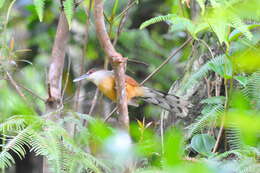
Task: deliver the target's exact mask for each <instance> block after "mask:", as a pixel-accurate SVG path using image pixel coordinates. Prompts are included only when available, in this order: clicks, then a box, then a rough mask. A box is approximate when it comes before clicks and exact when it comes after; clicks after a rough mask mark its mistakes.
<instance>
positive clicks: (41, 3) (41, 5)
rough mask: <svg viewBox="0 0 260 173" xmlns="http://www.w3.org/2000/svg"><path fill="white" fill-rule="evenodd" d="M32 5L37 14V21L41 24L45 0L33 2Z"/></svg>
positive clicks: (34, 0)
mask: <svg viewBox="0 0 260 173" xmlns="http://www.w3.org/2000/svg"><path fill="white" fill-rule="evenodd" d="M33 3H34V6H35V9H36V12H37V14H38V17H39V20H40V22H42V19H43V11H44V4H45V0H33Z"/></svg>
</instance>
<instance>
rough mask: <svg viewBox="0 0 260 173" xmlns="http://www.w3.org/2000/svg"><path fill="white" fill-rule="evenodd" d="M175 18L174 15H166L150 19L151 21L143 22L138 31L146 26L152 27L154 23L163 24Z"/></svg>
mask: <svg viewBox="0 0 260 173" xmlns="http://www.w3.org/2000/svg"><path fill="white" fill-rule="evenodd" d="M175 17H177V15H176V14H168V15H165V16H157V17H154V18H151V19H149V20H147V21H145V22H143V23H142V24H141V26H140V28H139V29H144V28H146V27H147V26H149V25H152V24H154V23H158V22H163V21H166V20H171V19H172V18H175Z"/></svg>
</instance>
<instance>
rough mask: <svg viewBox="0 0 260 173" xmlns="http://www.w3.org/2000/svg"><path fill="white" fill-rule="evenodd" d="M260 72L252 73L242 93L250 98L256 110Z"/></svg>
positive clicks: (258, 106) (259, 100)
mask: <svg viewBox="0 0 260 173" xmlns="http://www.w3.org/2000/svg"><path fill="white" fill-rule="evenodd" d="M259 91H260V71H257V72H255V73H253V74H252V75H251V76H250V77H249V78H248V82H247V85H246V86H245V88H244V89H243V90H242V92H243V93H244V94H245V95H246V96H247V97H251V98H252V99H253V101H254V102H255V103H256V104H255V105H256V108H257V109H260V92H259Z"/></svg>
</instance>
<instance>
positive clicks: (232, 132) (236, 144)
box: [225, 123, 242, 150]
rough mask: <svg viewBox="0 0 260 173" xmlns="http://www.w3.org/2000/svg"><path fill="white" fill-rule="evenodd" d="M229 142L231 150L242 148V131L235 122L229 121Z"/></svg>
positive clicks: (227, 134) (227, 136) (227, 131)
mask: <svg viewBox="0 0 260 173" xmlns="http://www.w3.org/2000/svg"><path fill="white" fill-rule="evenodd" d="M225 133H226V138H227V143H228V145H229V147H230V149H231V150H237V149H241V148H242V140H241V131H240V130H239V129H238V128H237V127H236V125H235V124H231V123H229V124H228V125H227V129H226V131H225Z"/></svg>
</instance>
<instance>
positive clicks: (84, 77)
mask: <svg viewBox="0 0 260 173" xmlns="http://www.w3.org/2000/svg"><path fill="white" fill-rule="evenodd" d="M97 71H99V69H96V68H92V69H90V70H89V71H87V73H85V74H83V75H81V76H80V77H77V78H76V79H74V80H73V82H78V81H81V80H83V79H86V80H90V79H91V77H90V76H91V75H92V74H93V73H95V72H97Z"/></svg>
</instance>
